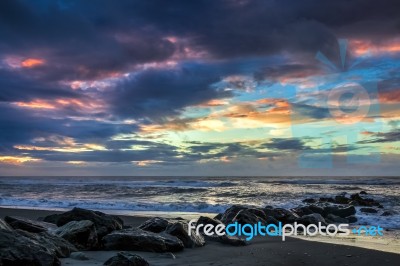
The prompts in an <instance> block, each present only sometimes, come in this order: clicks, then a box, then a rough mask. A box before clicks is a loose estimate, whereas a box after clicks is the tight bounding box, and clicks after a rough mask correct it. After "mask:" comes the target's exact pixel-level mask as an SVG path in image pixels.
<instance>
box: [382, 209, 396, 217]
mask: <svg viewBox="0 0 400 266" xmlns="http://www.w3.org/2000/svg"><path fill="white" fill-rule="evenodd" d="M396 214H397V212H396V211H394V210H387V211H384V212H383V213H382V215H381V216H392V215H396Z"/></svg>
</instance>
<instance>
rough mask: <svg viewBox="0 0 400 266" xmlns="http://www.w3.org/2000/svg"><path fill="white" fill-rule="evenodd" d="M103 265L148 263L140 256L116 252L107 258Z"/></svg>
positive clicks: (135, 265)
mask: <svg viewBox="0 0 400 266" xmlns="http://www.w3.org/2000/svg"><path fill="white" fill-rule="evenodd" d="M103 265H106V266H149V263H148V262H147V261H146V260H145V259H144V258H142V257H140V256H139V255H136V254H132V253H128V252H118V254H117V255H116V256H114V257H111V258H109V259H108V260H107V261H106V262H104V264H103Z"/></svg>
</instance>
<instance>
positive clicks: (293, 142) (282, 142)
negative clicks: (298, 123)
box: [262, 138, 309, 151]
mask: <svg viewBox="0 0 400 266" xmlns="http://www.w3.org/2000/svg"><path fill="white" fill-rule="evenodd" d="M262 146H263V147H266V148H269V149H273V150H294V151H300V150H306V149H309V147H308V146H306V145H305V143H304V141H303V140H300V139H296V138H292V139H282V138H273V139H271V141H270V142H267V143H265V144H263V145H262Z"/></svg>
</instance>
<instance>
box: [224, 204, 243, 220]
mask: <svg viewBox="0 0 400 266" xmlns="http://www.w3.org/2000/svg"><path fill="white" fill-rule="evenodd" d="M247 209H248V208H247V207H245V206H241V205H233V206H231V207H229V208H228V209H226V211H225V212H224V213H223V214H222V217H221V222H223V223H224V224H229V223H231V222H232V221H233V218H235V216H236V215H237V214H238V212H240V211H241V210H247Z"/></svg>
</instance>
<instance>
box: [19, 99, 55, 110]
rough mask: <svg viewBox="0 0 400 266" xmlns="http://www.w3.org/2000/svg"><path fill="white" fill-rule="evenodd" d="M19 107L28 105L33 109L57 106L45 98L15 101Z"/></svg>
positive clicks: (27, 106)
mask: <svg viewBox="0 0 400 266" xmlns="http://www.w3.org/2000/svg"><path fill="white" fill-rule="evenodd" d="M14 104H15V105H17V106H18V107H26V108H33V109H55V108H56V106H55V105H54V104H51V103H49V102H47V101H44V100H33V101H30V102H16V103H14Z"/></svg>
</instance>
